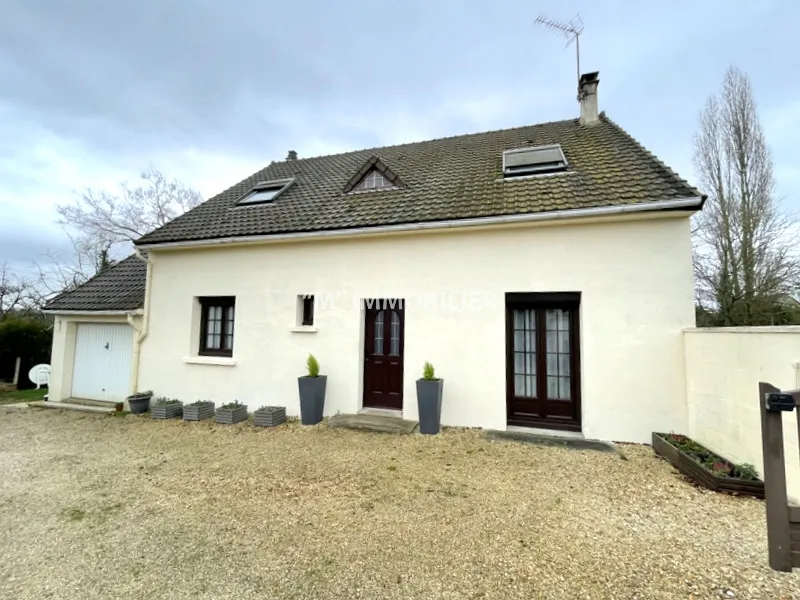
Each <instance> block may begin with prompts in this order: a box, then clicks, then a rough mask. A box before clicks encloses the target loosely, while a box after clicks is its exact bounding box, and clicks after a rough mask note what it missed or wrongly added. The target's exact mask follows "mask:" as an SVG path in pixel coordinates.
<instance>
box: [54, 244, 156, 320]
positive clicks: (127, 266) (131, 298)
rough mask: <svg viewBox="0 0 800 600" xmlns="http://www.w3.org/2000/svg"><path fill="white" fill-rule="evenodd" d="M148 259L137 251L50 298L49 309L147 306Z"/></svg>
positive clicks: (100, 308)
mask: <svg viewBox="0 0 800 600" xmlns="http://www.w3.org/2000/svg"><path fill="white" fill-rule="evenodd" d="M146 276H147V263H145V262H144V261H143V260H142V259H140V258H139V257H138V256H136V255H135V254H132V255H131V256H129V257H128V258H126V259H125V260H122V261H120V262H119V263H117V264H116V265H114V266H113V267H111V268H110V269H108V270H107V271H105V272H104V273H100V274H99V275H96V276H95V277H93V278H92V279H90V280H89V281H87V282H86V283H84V284H83V285H82V286H80V287H78V288H76V289H74V290H72V291H71V292H64V293H63V294H60V295H58V296H56V297H55V298H53V299H52V300H50V302H48V303H47V305H46V306H45V307H44V309H45V310H52V311H61V310H69V311H72V310H77V311H100V310H136V309H137V308H142V307H143V306H144V289H145V281H146Z"/></svg>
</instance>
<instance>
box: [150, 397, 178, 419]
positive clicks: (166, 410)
mask: <svg viewBox="0 0 800 600" xmlns="http://www.w3.org/2000/svg"><path fill="white" fill-rule="evenodd" d="M182 413H183V402H179V401H178V400H176V401H175V402H169V403H168V404H158V403H156V404H155V405H153V406H152V407H150V416H151V417H152V418H154V419H174V418H176V417H180V416H181V414H182Z"/></svg>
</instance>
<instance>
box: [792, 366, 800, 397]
mask: <svg viewBox="0 0 800 600" xmlns="http://www.w3.org/2000/svg"><path fill="white" fill-rule="evenodd" d="M792 366H793V367H794V389H796V390H800V360H796V361H794V362H793V363H792Z"/></svg>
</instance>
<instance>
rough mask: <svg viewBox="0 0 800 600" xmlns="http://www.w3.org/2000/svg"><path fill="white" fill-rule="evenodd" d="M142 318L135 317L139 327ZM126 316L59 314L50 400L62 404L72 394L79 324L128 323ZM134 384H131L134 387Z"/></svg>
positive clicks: (53, 349)
mask: <svg viewBox="0 0 800 600" xmlns="http://www.w3.org/2000/svg"><path fill="white" fill-rule="evenodd" d="M140 320H141V317H138V316H137V317H134V325H135V326H136V327H138V326H139V323H140ZM127 322H128V318H127V316H126V315H124V314H122V315H102V314H95V315H88V314H87V315H74V314H73V315H68V314H57V315H55V319H54V321H53V346H52V349H51V351H50V367H51V372H50V388H49V390H48V392H47V393H48V400H50V401H53V402H60V401H61V400H63V399H64V398H69V397H70V395H71V392H72V371H73V364H74V360H75V335H76V331H77V324H78V323H118V324H123V323H127ZM132 385H133V384H131V387H132Z"/></svg>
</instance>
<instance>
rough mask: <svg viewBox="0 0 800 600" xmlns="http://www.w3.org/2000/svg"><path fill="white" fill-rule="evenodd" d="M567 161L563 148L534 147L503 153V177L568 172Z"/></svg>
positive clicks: (556, 146) (556, 145) (553, 146)
mask: <svg viewBox="0 0 800 600" xmlns="http://www.w3.org/2000/svg"><path fill="white" fill-rule="evenodd" d="M566 169H567V159H566V157H565V156H564V152H563V151H562V150H561V146H560V145H558V144H554V145H552V146H533V147H529V148H515V149H513V150H506V151H505V152H503V177H505V178H507V179H508V178H513V177H520V176H523V175H538V174H543V173H555V172H558V171H566Z"/></svg>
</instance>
